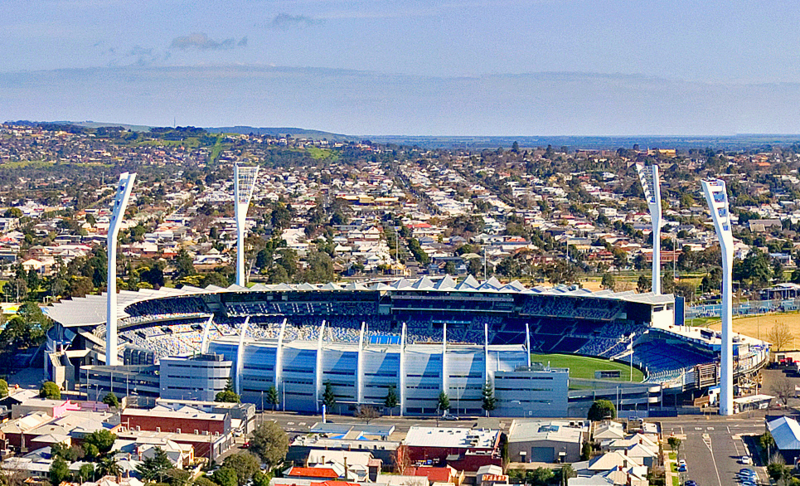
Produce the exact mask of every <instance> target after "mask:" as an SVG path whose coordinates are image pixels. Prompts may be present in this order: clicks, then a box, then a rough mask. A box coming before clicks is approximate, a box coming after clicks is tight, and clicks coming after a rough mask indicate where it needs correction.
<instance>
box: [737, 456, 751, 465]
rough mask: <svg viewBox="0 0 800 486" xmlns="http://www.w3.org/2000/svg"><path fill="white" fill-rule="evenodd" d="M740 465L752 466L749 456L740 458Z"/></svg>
mask: <svg viewBox="0 0 800 486" xmlns="http://www.w3.org/2000/svg"><path fill="white" fill-rule="evenodd" d="M740 462H741V463H742V464H746V465H750V464H753V459H752V458H751V457H750V456H742V459H741V461H740Z"/></svg>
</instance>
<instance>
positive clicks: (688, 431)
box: [662, 416, 767, 486]
mask: <svg viewBox="0 0 800 486" xmlns="http://www.w3.org/2000/svg"><path fill="white" fill-rule="evenodd" d="M662 426H663V432H664V437H669V436H670V435H672V434H674V435H676V436H678V437H683V440H682V443H681V448H680V454H679V456H678V458H679V459H684V460H685V461H686V466H687V469H688V471H687V472H686V473H683V474H681V484H683V483H684V482H685V481H686V480H687V479H693V480H695V481H696V482H697V484H700V485H703V486H729V485H732V484H736V473H737V472H738V471H739V470H740V469H742V468H743V467H745V466H743V465H741V464H740V463H739V459H740V458H741V457H742V456H743V455H749V456H751V457H753V458H754V459H757V458H756V457H755V456H754V453H755V450H753V451H752V452H751V451H750V449H749V447H748V441H747V440H746V437H747V436H755V435H760V434H763V433H764V421H763V418H761V417H758V418H753V419H724V418H720V417H713V418H709V419H705V418H703V417H702V416H699V417H698V418H690V417H686V416H683V417H678V418H672V419H666V420H663V421H662ZM754 469H755V470H756V471H757V472H758V474H759V477H760V479H761V481H763V482H765V484H766V483H767V476H766V474H765V472H764V470H763V468H761V467H754Z"/></svg>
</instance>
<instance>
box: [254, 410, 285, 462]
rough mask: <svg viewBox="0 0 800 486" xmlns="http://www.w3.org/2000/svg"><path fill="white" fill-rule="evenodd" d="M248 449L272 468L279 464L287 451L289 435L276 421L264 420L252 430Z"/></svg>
mask: <svg viewBox="0 0 800 486" xmlns="http://www.w3.org/2000/svg"><path fill="white" fill-rule="evenodd" d="M250 450H251V451H253V452H254V453H255V454H257V455H258V456H259V457H260V458H261V460H262V461H263V462H264V463H265V464H266V465H267V469H272V468H274V467H275V466H277V465H278V464H280V463H281V462H282V461H283V459H284V458H285V457H286V453H287V452H288V451H289V436H287V435H286V432H284V430H283V429H282V428H281V427H280V425H278V424H277V423H276V422H266V423H263V424H261V425H259V426H258V427H256V430H254V431H253V438H252V439H250Z"/></svg>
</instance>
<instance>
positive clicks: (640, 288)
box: [636, 274, 652, 294]
mask: <svg viewBox="0 0 800 486" xmlns="http://www.w3.org/2000/svg"><path fill="white" fill-rule="evenodd" d="M651 284H652V282H651V281H650V279H649V278H647V276H646V275H644V274H640V275H639V279H638V280H637V281H636V291H637V292H639V293H640V294H643V293H645V292H650V285H651Z"/></svg>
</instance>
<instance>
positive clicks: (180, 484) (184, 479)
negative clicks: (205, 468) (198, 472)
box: [166, 467, 192, 486]
mask: <svg viewBox="0 0 800 486" xmlns="http://www.w3.org/2000/svg"><path fill="white" fill-rule="evenodd" d="M166 476H167V478H168V480H167V482H168V483H169V485H170V486H187V485H188V484H189V480H191V479H192V473H190V472H189V471H184V470H183V469H178V468H177V467H173V468H172V469H169V470H167V472H166Z"/></svg>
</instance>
